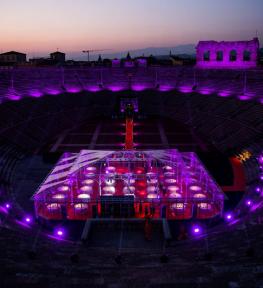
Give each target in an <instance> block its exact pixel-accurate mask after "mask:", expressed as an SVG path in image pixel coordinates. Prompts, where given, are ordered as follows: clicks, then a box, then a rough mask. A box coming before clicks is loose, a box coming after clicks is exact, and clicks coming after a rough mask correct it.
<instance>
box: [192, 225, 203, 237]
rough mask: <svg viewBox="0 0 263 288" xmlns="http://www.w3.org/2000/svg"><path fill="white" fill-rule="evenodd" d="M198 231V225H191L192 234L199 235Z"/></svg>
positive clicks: (199, 230) (199, 229)
mask: <svg viewBox="0 0 263 288" xmlns="http://www.w3.org/2000/svg"><path fill="white" fill-rule="evenodd" d="M200 233H201V228H200V226H198V225H195V226H194V227H193V234H194V235H199V234H200Z"/></svg>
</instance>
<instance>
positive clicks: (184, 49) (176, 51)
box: [67, 44, 195, 60]
mask: <svg viewBox="0 0 263 288" xmlns="http://www.w3.org/2000/svg"><path fill="white" fill-rule="evenodd" d="M170 51H171V52H172V54H173V55H184V56H186V55H195V44H187V45H179V46H175V47H148V48H143V49H136V50H130V51H129V52H130V55H131V57H138V56H142V55H144V56H150V55H153V56H158V55H169V54H170ZM127 52H128V51H120V52H117V53H107V54H104V53H103V52H102V57H103V58H109V59H113V58H123V57H126V55H127ZM97 58H98V55H97V54H91V55H90V59H91V60H96V59H97ZM67 59H75V60H87V55H83V53H81V52H71V53H67Z"/></svg>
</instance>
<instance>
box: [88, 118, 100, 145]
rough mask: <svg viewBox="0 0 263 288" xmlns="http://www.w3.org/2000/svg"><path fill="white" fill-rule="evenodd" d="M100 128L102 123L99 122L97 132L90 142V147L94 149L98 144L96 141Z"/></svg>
mask: <svg viewBox="0 0 263 288" xmlns="http://www.w3.org/2000/svg"><path fill="white" fill-rule="evenodd" d="M100 129H101V123H99V124H98V125H97V126H96V129H95V132H94V134H93V136H92V139H91V141H90V144H89V149H90V150H92V149H94V147H95V145H96V142H97V140H98V137H99V134H100Z"/></svg>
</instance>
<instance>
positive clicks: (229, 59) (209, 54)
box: [196, 38, 259, 69]
mask: <svg viewBox="0 0 263 288" xmlns="http://www.w3.org/2000/svg"><path fill="white" fill-rule="evenodd" d="M258 51H259V40H258V38H254V39H253V40H251V41H236V42H234V41H230V42H229V41H227V42H226V41H222V42H216V41H200V42H199V43H198V45H197V47H196V66H197V67H198V68H224V69H225V68H230V69H233V68H235V69H243V68H245V69H246V68H255V67H256V66H257V60H258Z"/></svg>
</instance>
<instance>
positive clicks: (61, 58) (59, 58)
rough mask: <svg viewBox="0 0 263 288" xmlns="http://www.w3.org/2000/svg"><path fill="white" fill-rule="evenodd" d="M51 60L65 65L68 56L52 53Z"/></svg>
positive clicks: (57, 52) (61, 53)
mask: <svg viewBox="0 0 263 288" xmlns="http://www.w3.org/2000/svg"><path fill="white" fill-rule="evenodd" d="M50 58H51V60H54V61H56V62H57V63H64V62H65V61H66V54H65V53H63V52H59V51H56V52H53V53H50Z"/></svg>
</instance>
